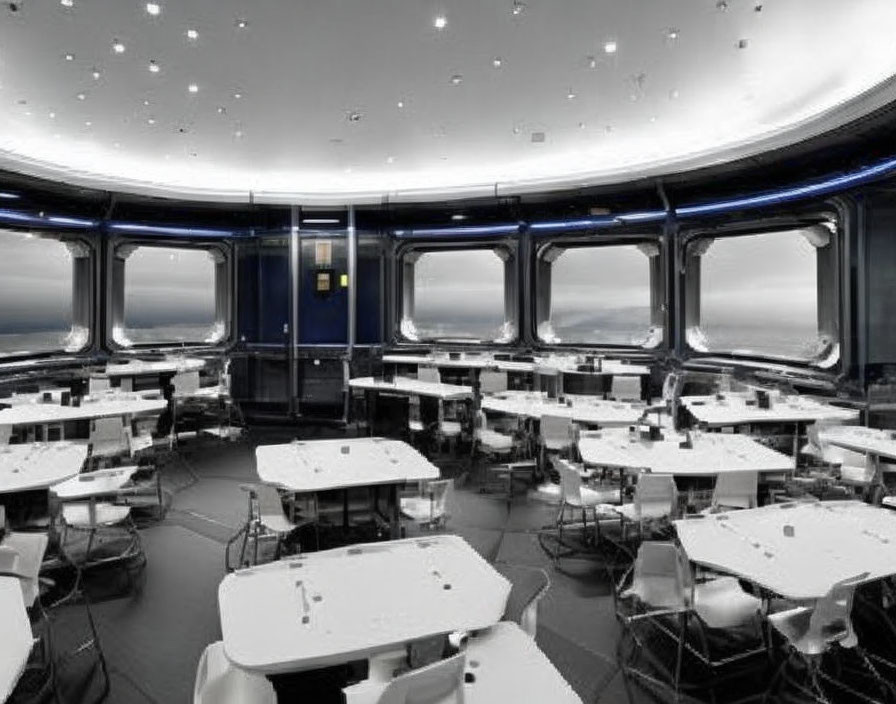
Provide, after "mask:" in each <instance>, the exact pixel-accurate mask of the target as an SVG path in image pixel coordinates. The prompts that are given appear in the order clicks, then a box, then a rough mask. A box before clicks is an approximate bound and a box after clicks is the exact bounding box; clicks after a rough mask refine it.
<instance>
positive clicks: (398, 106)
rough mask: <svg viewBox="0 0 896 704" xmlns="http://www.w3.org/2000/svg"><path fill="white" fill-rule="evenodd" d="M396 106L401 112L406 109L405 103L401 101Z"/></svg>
mask: <svg viewBox="0 0 896 704" xmlns="http://www.w3.org/2000/svg"><path fill="white" fill-rule="evenodd" d="M395 106H396V107H397V108H398V109H399V110H401V109H402V108H403V107H404V101H403V100H399V101H398V102H397V103H395Z"/></svg>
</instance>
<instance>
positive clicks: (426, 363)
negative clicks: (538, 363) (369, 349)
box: [383, 354, 535, 373]
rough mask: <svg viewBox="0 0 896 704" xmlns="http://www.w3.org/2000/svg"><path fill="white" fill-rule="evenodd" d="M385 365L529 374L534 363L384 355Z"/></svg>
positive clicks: (476, 357)
mask: <svg viewBox="0 0 896 704" xmlns="http://www.w3.org/2000/svg"><path fill="white" fill-rule="evenodd" d="M383 362H384V363H386V364H409V365H416V366H421V367H445V368H453V369H494V370H496V371H501V372H523V373H525V372H531V371H532V370H533V369H534V368H535V363H534V362H515V361H512V360H509V359H495V358H494V357H492V356H491V355H466V354H462V355H461V356H460V358H458V359H451V358H450V357H449V356H448V355H422V354H386V355H383Z"/></svg>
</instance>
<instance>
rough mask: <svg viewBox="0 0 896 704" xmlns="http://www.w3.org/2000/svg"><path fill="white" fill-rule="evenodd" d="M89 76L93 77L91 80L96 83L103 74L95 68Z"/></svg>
mask: <svg viewBox="0 0 896 704" xmlns="http://www.w3.org/2000/svg"><path fill="white" fill-rule="evenodd" d="M90 75H91V76H93V80H95V81H98V80H100V76H102V75H103V74H102V72H101V71H100V70H99V69H98V68H95V69H93V70H92V71H91V72H90Z"/></svg>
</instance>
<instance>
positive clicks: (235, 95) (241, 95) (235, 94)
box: [233, 92, 243, 100]
mask: <svg viewBox="0 0 896 704" xmlns="http://www.w3.org/2000/svg"><path fill="white" fill-rule="evenodd" d="M242 97H243V94H242V93H239V92H237V93H234V94H233V98H234V100H239V99H240V98H242Z"/></svg>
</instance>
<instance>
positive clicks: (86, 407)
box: [0, 394, 168, 426]
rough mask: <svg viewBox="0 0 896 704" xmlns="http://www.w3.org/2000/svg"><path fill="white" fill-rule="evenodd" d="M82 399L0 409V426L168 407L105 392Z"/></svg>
mask: <svg viewBox="0 0 896 704" xmlns="http://www.w3.org/2000/svg"><path fill="white" fill-rule="evenodd" d="M86 399H87V397H85V399H82V401H81V405H80V406H57V405H55V404H52V403H29V404H25V405H21V406H13V407H12V408H4V409H3V410H2V411H0V426H16V425H18V426H38V425H39V426H46V425H54V424H57V423H66V422H69V421H76V420H91V419H94V418H112V417H115V416H121V417H123V418H130V417H131V416H137V415H146V414H152V413H156V414H158V413H161V412H162V411H164V410H165V409H166V408H167V407H168V402H167V401H165V400H164V399H146V398H141V397H139V396H136V395H135V396H126V395H123V394H108V395H103V396H102V397H100V398H99V399H98V400H95V401H93V400H86Z"/></svg>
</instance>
